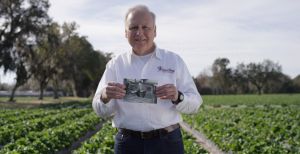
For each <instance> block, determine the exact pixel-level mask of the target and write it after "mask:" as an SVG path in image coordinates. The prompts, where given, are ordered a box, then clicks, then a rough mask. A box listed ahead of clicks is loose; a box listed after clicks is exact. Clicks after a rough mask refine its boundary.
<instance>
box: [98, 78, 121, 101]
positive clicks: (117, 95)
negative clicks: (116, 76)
mask: <svg viewBox="0 0 300 154" xmlns="http://www.w3.org/2000/svg"><path fill="white" fill-rule="evenodd" d="M125 88H126V87H125V85H123V84H120V83H115V82H109V83H108V85H107V86H106V87H105V88H104V89H103V91H102V94H101V97H100V99H101V100H102V101H103V102H104V103H105V104H106V103H108V102H109V101H110V100H111V99H122V98H123V97H124V96H125V94H126V91H125Z"/></svg>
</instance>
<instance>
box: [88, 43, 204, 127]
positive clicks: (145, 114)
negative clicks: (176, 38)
mask: <svg viewBox="0 0 300 154" xmlns="http://www.w3.org/2000/svg"><path fill="white" fill-rule="evenodd" d="M124 78H128V79H137V80H139V79H149V80H151V81H156V82H157V86H162V85H165V84H174V85H175V86H176V87H177V89H178V90H179V91H181V92H182V93H183V94H184V100H183V101H182V102H181V103H179V104H178V105H174V104H173V103H172V102H171V100H163V99H159V98H158V99H157V104H151V103H132V102H127V101H125V100H124V99H111V100H110V102H108V103H107V104H104V103H103V102H102V101H101V99H100V96H101V92H102V90H103V88H104V87H106V86H107V84H108V82H118V83H123V81H124ZM201 104H202V98H201V96H200V94H199V93H198V91H197V88H196V86H195V83H194V81H193V79H192V77H191V75H190V73H189V71H188V69H187V67H186V65H185V63H184V62H183V60H182V59H181V58H180V57H179V56H178V55H177V54H175V53H173V52H170V51H166V50H163V49H159V48H156V49H155V51H154V54H153V55H152V56H151V57H150V58H149V60H148V61H147V62H146V63H145V65H140V62H139V57H138V56H136V55H135V54H133V52H132V51H130V52H125V53H123V54H120V55H118V56H116V57H114V58H113V59H111V60H110V61H109V62H108V63H107V65H106V70H105V72H104V74H103V76H102V78H101V80H100V83H99V85H98V88H97V91H96V93H95V96H94V99H93V109H94V111H95V112H96V113H97V114H98V115H99V116H102V117H111V116H113V126H114V127H117V128H126V129H131V130H136V131H150V130H153V129H159V128H164V127H167V126H170V125H172V124H175V123H178V122H181V121H182V118H181V115H180V112H182V113H195V112H197V111H198V108H199V107H200V105H201Z"/></svg>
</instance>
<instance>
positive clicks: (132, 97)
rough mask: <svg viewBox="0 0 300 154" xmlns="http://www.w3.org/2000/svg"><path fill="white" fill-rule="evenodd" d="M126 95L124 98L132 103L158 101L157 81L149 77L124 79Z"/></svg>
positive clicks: (154, 102)
mask: <svg viewBox="0 0 300 154" xmlns="http://www.w3.org/2000/svg"><path fill="white" fill-rule="evenodd" d="M124 85H125V86H126V95H125V97H124V99H125V100H126V101H128V102H132V103H153V104H156V103H157V98H156V96H155V89H156V85H157V82H154V81H150V80H148V79H140V80H137V79H124Z"/></svg>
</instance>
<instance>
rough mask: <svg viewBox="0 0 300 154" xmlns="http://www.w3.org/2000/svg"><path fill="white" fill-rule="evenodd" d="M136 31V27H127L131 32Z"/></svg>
mask: <svg viewBox="0 0 300 154" xmlns="http://www.w3.org/2000/svg"><path fill="white" fill-rule="evenodd" d="M138 29H139V28H138V27H129V30H131V31H136V30H138Z"/></svg>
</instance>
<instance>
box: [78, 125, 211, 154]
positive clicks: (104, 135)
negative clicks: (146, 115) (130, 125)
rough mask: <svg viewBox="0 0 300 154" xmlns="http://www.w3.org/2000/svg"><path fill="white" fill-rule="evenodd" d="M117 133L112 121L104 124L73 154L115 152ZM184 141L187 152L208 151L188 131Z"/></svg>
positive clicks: (196, 153) (107, 153)
mask: <svg viewBox="0 0 300 154" xmlns="http://www.w3.org/2000/svg"><path fill="white" fill-rule="evenodd" d="M116 133H117V130H116V129H115V128H113V127H112V126H111V123H110V122H106V123H104V124H103V126H102V128H101V130H100V131H99V132H98V133H96V134H95V135H94V136H93V137H91V138H90V139H89V140H87V141H85V142H84V143H83V144H82V146H81V147H80V148H79V149H77V150H75V151H73V154H87V153H90V154H96V153H105V154H113V153H114V151H113V150H114V136H115V134H116ZM182 134H183V141H184V147H185V153H187V154H202V153H208V152H207V151H206V150H204V149H203V148H202V147H201V146H199V145H198V144H197V143H196V141H195V138H193V137H192V136H191V135H189V134H187V133H186V132H184V131H182Z"/></svg>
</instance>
